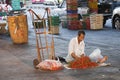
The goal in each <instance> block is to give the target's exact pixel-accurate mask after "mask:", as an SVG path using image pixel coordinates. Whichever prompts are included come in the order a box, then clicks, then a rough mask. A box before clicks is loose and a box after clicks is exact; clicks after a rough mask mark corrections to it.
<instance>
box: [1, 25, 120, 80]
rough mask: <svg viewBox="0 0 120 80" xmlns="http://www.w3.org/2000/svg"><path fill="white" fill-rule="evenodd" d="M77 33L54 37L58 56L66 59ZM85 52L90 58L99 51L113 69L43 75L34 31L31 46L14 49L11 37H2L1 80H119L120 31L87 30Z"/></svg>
mask: <svg viewBox="0 0 120 80" xmlns="http://www.w3.org/2000/svg"><path fill="white" fill-rule="evenodd" d="M77 32H78V31H74V30H68V29H66V28H61V27H60V34H59V35H54V42H55V53H56V56H62V57H65V56H66V55H67V47H68V43H69V40H70V39H71V38H72V37H75V36H76V35H77ZM85 32H86V37H85V43H86V49H85V52H86V54H87V55H89V54H90V53H91V52H92V51H93V50H94V49H95V48H100V49H101V51H102V54H103V55H107V56H108V57H109V59H108V61H107V62H109V63H111V64H112V65H111V66H106V67H97V68H92V69H86V70H68V69H65V68H64V69H63V70H60V71H41V70H36V69H34V66H33V60H34V59H35V58H37V51H36V40H35V33H34V30H33V29H29V41H28V44H23V45H15V44H13V43H12V41H11V39H10V37H9V36H8V35H0V80H120V77H119V75H120V62H119V61H120V58H119V57H120V48H119V46H120V31H119V30H114V29H111V28H108V27H106V28H104V29H103V30H85Z"/></svg>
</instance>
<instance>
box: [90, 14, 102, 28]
mask: <svg viewBox="0 0 120 80" xmlns="http://www.w3.org/2000/svg"><path fill="white" fill-rule="evenodd" d="M90 29H94V30H95V29H103V15H102V14H93V15H90Z"/></svg>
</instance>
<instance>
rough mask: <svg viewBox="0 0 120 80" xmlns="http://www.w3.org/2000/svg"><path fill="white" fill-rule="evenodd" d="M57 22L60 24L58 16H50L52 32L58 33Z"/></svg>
mask: <svg viewBox="0 0 120 80" xmlns="http://www.w3.org/2000/svg"><path fill="white" fill-rule="evenodd" d="M59 24H60V19H59V16H51V27H50V31H51V32H52V34H59Z"/></svg>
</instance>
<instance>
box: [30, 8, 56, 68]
mask: <svg viewBox="0 0 120 80" xmlns="http://www.w3.org/2000/svg"><path fill="white" fill-rule="evenodd" d="M29 12H30V14H31V16H32V19H33V26H34V31H35V35H36V48H37V59H34V60H33V65H34V67H35V68H36V66H37V65H38V64H39V63H40V62H42V61H44V60H46V59H51V60H54V59H55V50H54V37H53V34H52V32H51V17H47V18H45V17H44V16H45V15H47V16H49V9H48V8H46V9H45V14H44V16H43V18H40V17H39V16H38V15H37V14H36V13H35V12H34V11H33V10H31V9H30V10H29ZM36 22H37V23H36ZM38 22H41V25H39V23H38ZM46 23H47V24H46ZM36 26H37V28H36Z"/></svg>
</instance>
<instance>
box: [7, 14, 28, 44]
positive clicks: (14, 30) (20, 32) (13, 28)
mask: <svg viewBox="0 0 120 80" xmlns="http://www.w3.org/2000/svg"><path fill="white" fill-rule="evenodd" d="M7 19H8V29H9V32H10V36H11V39H12V41H13V43H15V44H22V43H27V42H28V24H27V16H26V15H19V16H8V18H7Z"/></svg>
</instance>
